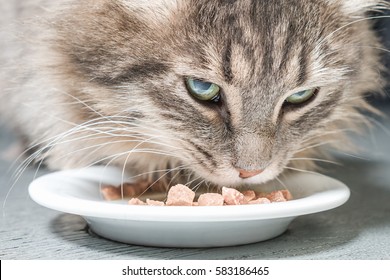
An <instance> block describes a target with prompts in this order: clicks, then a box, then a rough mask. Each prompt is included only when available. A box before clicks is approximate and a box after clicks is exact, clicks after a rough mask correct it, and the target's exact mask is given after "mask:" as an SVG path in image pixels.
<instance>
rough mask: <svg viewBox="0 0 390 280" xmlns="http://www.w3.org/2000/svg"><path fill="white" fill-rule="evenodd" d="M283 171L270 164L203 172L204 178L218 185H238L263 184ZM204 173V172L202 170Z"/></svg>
mask: <svg viewBox="0 0 390 280" xmlns="http://www.w3.org/2000/svg"><path fill="white" fill-rule="evenodd" d="M280 172H281V171H280V170H279V169H278V168H277V165H276V164H270V165H269V166H267V168H264V169H253V170H245V169H236V168H233V167H232V168H223V169H218V170H213V171H211V172H205V173H208V174H201V175H202V177H203V178H205V179H206V180H207V181H210V182H211V183H213V184H216V185H218V186H229V187H237V186H242V185H252V184H262V183H265V182H267V181H270V180H273V179H275V177H277V176H278V175H279V173H280ZM201 173H204V172H201Z"/></svg>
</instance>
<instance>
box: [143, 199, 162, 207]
mask: <svg viewBox="0 0 390 280" xmlns="http://www.w3.org/2000/svg"><path fill="white" fill-rule="evenodd" d="M146 204H147V205H150V206H165V203H164V202H162V201H158V200H153V199H149V198H148V199H146Z"/></svg>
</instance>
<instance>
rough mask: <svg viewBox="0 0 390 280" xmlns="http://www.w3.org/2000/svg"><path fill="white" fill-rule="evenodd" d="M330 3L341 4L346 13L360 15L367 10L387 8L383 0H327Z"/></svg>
mask: <svg viewBox="0 0 390 280" xmlns="http://www.w3.org/2000/svg"><path fill="white" fill-rule="evenodd" d="M327 1H328V2H330V3H331V4H339V5H340V4H341V6H342V7H343V9H344V11H345V12H346V13H347V14H352V15H361V14H363V13H365V12H367V11H373V10H384V9H389V7H390V6H389V3H388V2H387V1H384V0H327Z"/></svg>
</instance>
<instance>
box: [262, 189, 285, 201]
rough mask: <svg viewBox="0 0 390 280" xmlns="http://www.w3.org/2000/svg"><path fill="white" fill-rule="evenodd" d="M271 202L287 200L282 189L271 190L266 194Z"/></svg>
mask: <svg viewBox="0 0 390 280" xmlns="http://www.w3.org/2000/svg"><path fill="white" fill-rule="evenodd" d="M266 197H267V198H268V199H269V200H270V201H271V202H285V201H287V200H286V198H285V197H284V195H283V193H282V191H273V192H271V193H269V194H268V195H267V196H266Z"/></svg>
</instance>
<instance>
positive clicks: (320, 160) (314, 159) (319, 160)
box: [290, 157, 342, 166]
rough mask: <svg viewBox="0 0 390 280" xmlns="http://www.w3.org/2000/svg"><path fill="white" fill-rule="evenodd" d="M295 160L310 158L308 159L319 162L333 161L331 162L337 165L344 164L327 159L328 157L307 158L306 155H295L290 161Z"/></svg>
mask: <svg viewBox="0 0 390 280" xmlns="http://www.w3.org/2000/svg"><path fill="white" fill-rule="evenodd" d="M295 160H299V161H301V160H302V161H305V160H308V161H318V162H324V163H331V164H335V165H340V166H341V165H342V164H341V163H339V162H336V161H332V160H327V159H320V158H312V157H307V158H304V157H293V158H291V159H290V161H295Z"/></svg>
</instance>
